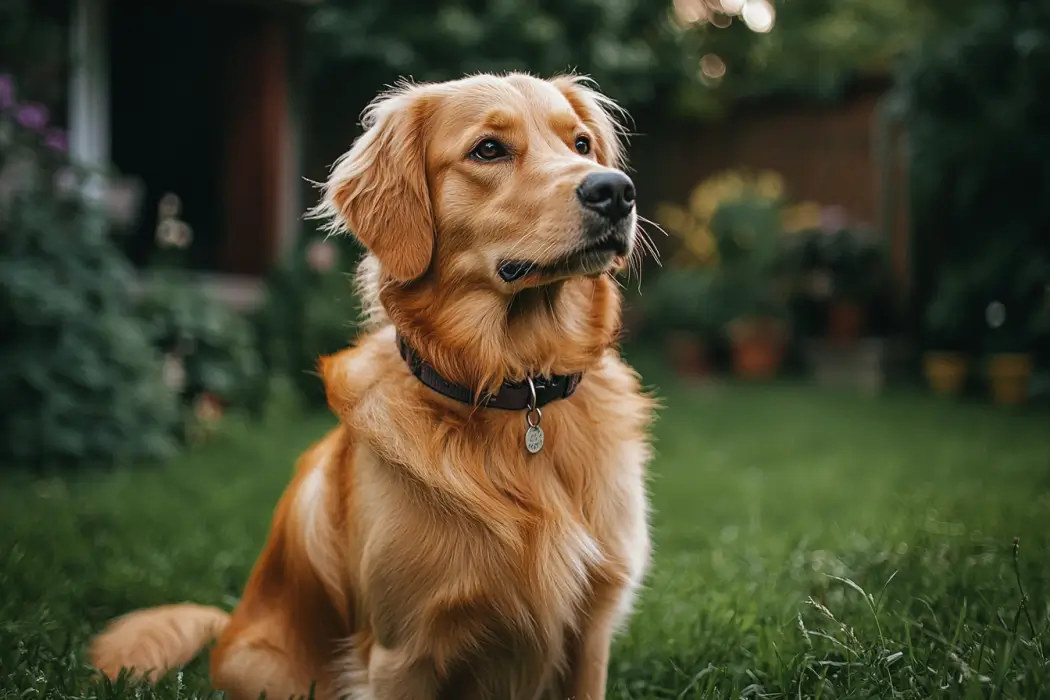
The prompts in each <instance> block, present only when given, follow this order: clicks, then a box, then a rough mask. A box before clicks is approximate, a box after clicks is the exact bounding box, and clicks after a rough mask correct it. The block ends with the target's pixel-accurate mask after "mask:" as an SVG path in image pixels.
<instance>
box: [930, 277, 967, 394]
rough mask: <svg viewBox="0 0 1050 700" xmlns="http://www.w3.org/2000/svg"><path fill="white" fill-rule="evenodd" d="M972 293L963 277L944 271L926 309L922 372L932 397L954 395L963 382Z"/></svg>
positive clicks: (964, 380)
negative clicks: (925, 347) (932, 394)
mask: <svg viewBox="0 0 1050 700" xmlns="http://www.w3.org/2000/svg"><path fill="white" fill-rule="evenodd" d="M971 297H972V293H971V290H970V288H969V285H968V283H967V280H966V275H965V274H964V273H963V272H962V271H960V270H958V269H953V268H948V269H945V270H944V271H943V272H942V274H941V278H940V280H939V282H938V285H937V289H936V292H935V294H934V296H933V299H932V300H931V302H930V304H929V306H927V308H926V318H925V333H926V336H927V339H926V343H927V346H928V348H929V349H927V350H926V352H925V353H924V354H923V358H922V364H923V372H924V374H925V375H926V381H927V382H928V383H929V385H930V388H931V389H933V391H934V393H935V394H938V395H940V396H956V395H958V394H959V393H960V392H961V391H962V389H963V386H964V384H965V382H966V377H967V374H968V372H969V365H970V357H969V355H968V353H967V352H966V351H967V349H968V337H967V336H971V337H972V335H971V334H969V333H968V332H967V331H968V330H970V329H972V327H973V326H972V318H971V317H972V315H973V314H972V309H973V303H972V298H971Z"/></svg>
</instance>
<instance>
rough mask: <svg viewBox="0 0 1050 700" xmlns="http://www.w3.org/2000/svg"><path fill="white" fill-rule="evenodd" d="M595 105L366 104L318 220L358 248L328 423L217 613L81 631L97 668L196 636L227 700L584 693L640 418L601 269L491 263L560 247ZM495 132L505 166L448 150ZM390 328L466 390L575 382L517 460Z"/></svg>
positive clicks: (514, 80)
mask: <svg viewBox="0 0 1050 700" xmlns="http://www.w3.org/2000/svg"><path fill="white" fill-rule="evenodd" d="M611 107H612V105H611V103H610V102H609V101H608V100H606V99H605V98H603V97H601V96H600V95H599V94H598V93H597V92H595V91H594V90H592V89H591V88H590V87H589V86H588V85H587V84H586V83H585V82H584V81H583V80H581V79H580V78H576V77H560V78H555V79H552V80H540V79H537V78H532V77H528V76H524V75H517V74H511V75H506V76H491V75H480V76H472V77H469V78H464V79H462V80H458V81H452V82H448V83H439V84H428V85H411V86H409V85H406V86H400V87H398V88H397V89H395V90H393V91H391V92H390V93H387V94H384V95H382V96H380V97H379V98H378V99H377V100H376V101H375V102H374V103H373V104H372V105H371V106H370V107H369V109H368V110H367V111H366V114H365V120H364V122H365V126H366V131H365V133H364V134H363V136H361V137H360V138H359V139H358V140H357V141H356V142H355V144H354V145H353V147H352V149H351V150H350V151H349V153H348V154H347V155H346V156H344V157H343V158H342V159H341V160H340V161H339V162H338V163H337V164H336V166H335V167H334V168H333V171H332V173H331V176H330V178H329V180H328V181H327V182H326V183H325V185H324V197H323V200H322V203H321V204H320V205H319V207H318V208H317V209H316V210H315V211H314V213H315V215H317V216H319V217H324V218H326V219H328V220H330V221H331V222H332V225H333V228H334V229H335V230H340V229H343V228H346V229H348V230H350V231H352V232H353V233H354V234H355V235H356V236H357V237H358V238H359V239H360V240H361V241H362V242H363V244H364V245H365V246H366V247H367V249H368V252H367V254H366V257H365V258H364V260H363V262H362V263H361V268H360V271H359V275H358V284H359V286H360V290H361V294H362V298H363V299H364V303H365V305H366V308H367V309H368V311H369V313H370V315H371V323H370V325H369V327H368V328H367V329H366V331H365V332H364V333H363V334H362V336H361V337H360V338H359V339H358V341H357V342H356V345H355V346H354V347H352V348H349V349H346V350H344V351H342V352H339V353H336V354H335V355H332V356H330V357H326V358H323V359H322V361H321V364H320V368H321V374H322V377H323V381H324V385H325V387H326V390H327V395H328V402H329V405H330V406H331V409H332V411H333V412H334V413H335V414H336V415H337V416H338V417H339V419H340V423H339V425H338V427H336V428H335V429H333V430H332V431H331V432H330V433H329V434H328V435H327V436H325V437H324V438H323V439H321V440H320V441H318V442H317V443H316V444H314V445H313V446H311V447H310V448H309V449H308V450H307V451H306V452H305V453H304V454H303V455H302V457H301V458H300V460H299V462H298V465H297V468H296V472H295V475H294V477H293V479H292V481H291V483H290V484H289V486H288V488H287V490H286V491H285V493H284V495H283V496H282V498H281V499H280V502H279V503H278V505H277V508H276V511H275V513H274V517H273V522H272V526H271V530H270V533H269V538H268V540H267V542H266V545H265V548H264V549H263V551H262V554H261V555H260V557H259V559H258V561H257V562H256V564H255V567H254V569H253V570H252V572H251V576H250V578H249V580H248V582H247V586H246V588H245V591H244V595H243V597H242V599H241V601H240V603H239V605H238V606H237V608H236V610H234V612H233V613H232V615H230V616H227V615H226V614H225V613H223V612H221V611H219V610H216V609H214V608H205V607H200V606H194V605H190V604H182V605H174V606H167V607H163V608H156V609H152V610H144V611H137V612H133V613H130V614H129V615H126V616H125V617H123V618H121V619H119V620H117V621H115V622H114V623H113V624H111V625H110V627H109V628H107V629H106V630H104V631H103V632H102V634H100V635H99V636H98V637H97V638H96V639H95V640H94V642H93V643H92V646H91V650H90V651H91V660H92V661H93V663H94V664H95V665H96V666H97V667H98V668H99V669H101V670H102V671H103V672H104V673H106V674H108V675H110V676H115V675H116V674H117V673H118V672H119V670H120V669H121V668H134V669H136V670H137V671H138V672H140V673H147V672H153V673H162V672H164V671H167V670H168V669H170V668H172V667H175V666H178V665H180V664H183V663H185V662H186V661H188V660H189V659H190V658H192V657H193V656H194V655H195V654H197V653H198V652H199V651H200V649H201V648H202V647H203V646H204V645H206V644H207V643H208V642H209V641H210V640H211V639H212V638H213V637H215V636H217V637H218V642H217V644H216V646H215V648H214V650H213V652H212V661H211V669H212V677H213V681H214V684H215V686H216V687H217V688H219V689H221V690H225V691H227V692H228V693H229V694H230V696H231V697H232V698H234V700H255V699H256V697H257V696H258V694H259V693H260V692H261V691H266V692H267V693H268V696H269V697H271V698H274V697H282V698H283V697H286V696H289V695H305V694H307V693H309V692H310V689H311V686H312V685H315V692H316V695H317V697H319V698H334V697H350V698H358V699H361V700H423V699H433V700H438V699H441V700H452V699H460V698H462V699H464V700H482V699H492V700H496V699H499V700H504V699H508V698H514V699H519V698H521V699H526V700H532V699H540V698H544V699H554V698H558V699H564V698H576V699H579V700H585V699H587V700H597V699H598V698H603V697H604V696H605V684H606V668H607V665H608V657H609V647H610V643H611V640H612V638H613V635H614V633H615V632H616V630H617V629H618V628H619V626H620V624H621V623H622V622H623V621H624V619H625V618H626V616H627V615H628V613H629V611H630V608H631V604H632V601H633V597H634V594H635V591H636V589H637V588H638V586H639V585H640V584H641V582H642V579H643V577H644V575H645V573H646V570H647V566H648V560H649V547H650V545H649V532H648V509H647V499H646V488H645V465H646V463H647V461H648V457H649V443H648V437H647V435H648V427H649V423H650V420H651V413H652V409H653V405H652V402H651V400H650V399H649V398H648V397H647V396H646V395H644V394H643V393H642V392H641V390H640V386H639V382H638V379H637V377H636V375H635V374H634V372H633V371H632V370H631V369H629V368H628V367H627V366H626V365H625V364H624V363H623V362H622V361H621V360H620V358H619V356H618V354H617V353H616V351H615V347H614V344H615V340H616V337H617V332H618V328H619V309H620V295H619V290H618V287H617V285H616V282H615V281H614V280H613V279H612V277H611V270H612V268H613V267H614V266H617V265H620V264H622V262H623V260H622V258H617V259H616V260H614V261H611V262H610V263H609V264H608V265H606V266H605V267H604V268H603V269H598V270H585V271H581V272H580V273H579V274H566V275H564V276H561V277H557V278H544V277H543V276H542V275H528V276H526V278H525V279H522V280H519V281H517V282H512V283H507V282H504V281H502V280H501V279H500V278H498V277H497V276H496V275H495V272H494V270H495V268H496V266H497V262H498V260H499V259H501V258H505V257H507V256H508V255H517V256H519V257H525V258H528V259H530V260H536V261H539V262H543V261H545V260H548V259H554V258H555V257H557V256H558V255H562V254H564V253H565V252H566V251H570V250H571V249H572V248H573V246H576V245H577V244H578V240H579V238H580V235H581V234H580V230H581V227H582V224H581V213H580V207H579V205H578V202H576V200H575V199H574V196H575V195H574V192H575V189H576V186H577V184H578V183H579V181H580V180H581V179H582V178H583V177H584V176H586V175H587V174H589V173H592V172H599V171H606V170H609V169H614V168H619V167H621V151H620V143H619V134H618V131H617V123H616V121H615V119H614V118H613V116H614V114H615V110H614V109H611ZM491 134H497V135H499V137H500V138H501V139H502V140H503V142H505V143H506V144H507V145H508V146H509V147H510V149H511V156H510V157H509V158H508V159H506V160H504V161H500V162H494V163H483V164H481V163H478V162H474V161H472V160H470V159H469V158H465V157H464V154H466V153H468V152H469V151H470V150H471V148H472V146H473V144H474V143H475V142H476V141H477V140H478V139H480V138H484V137H485V136H486V135H491ZM581 134H582V135H584V136H586V138H588V139H590V142H591V145H592V148H591V150H590V151H589V152H587V153H580V152H577V150H574V145H573V144H574V139H578V138H580V135H581ZM634 217H635V215H634V214H633V213H632V214H631V217H630V220H629V222H628V224H629V226H630V228H631V240H632V242H633V235H634V234H633V228H634V225H635V218H634ZM633 250H634V249H633V248H632V251H633ZM395 328H396V329H398V330H399V331H400V332H401V333H402V334H403V335H404V336H405V338H406V339H407V340H408V341H409V342H411V343H412V344H413V345H414V346H415V348H416V349H417V350H418V351H419V353H420V354H421V355H422V356H423V357H425V358H426V359H427V360H428V361H429V362H430V363H431V364H432V365H434V366H435V367H436V368H437V369H438V370H439V371H440V372H441V373H442V374H443V375H444V376H446V377H448V378H449V379H452V380H454V381H456V382H459V383H461V384H463V385H466V386H470V387H475V388H476V389H477V390H478V391H479V392H480V391H482V390H484V389H493V388H495V387H498V386H499V384H500V383H501V382H502V381H503V380H505V379H509V380H520V379H523V378H524V377H525V376H526V375H528V374H530V373H535V374H549V373H570V372H584V377H583V380H582V382H581V383H580V386H579V388H578V390H577V392H576V393H575V394H574V395H573V396H572V397H570V398H568V399H564V400H561V401H556V402H554V403H551V404H549V405H548V406H546V407H545V408H544V410H543V416H542V428H543V430H544V432H545V434H546V445H545V446H544V448H543V450H542V451H541V452H539V453H538V454H535V455H532V454H529V453H528V452H527V451H526V450H525V448H524V444H523V434H524V429H525V419H524V415H523V412H517V411H506V410H498V409H485V408H473V407H470V406H467V405H465V404H461V403H457V402H455V401H452V400H449V399H446V398H444V397H443V396H440V395H439V394H437V393H435V392H434V391H432V390H431V389H429V388H427V387H426V386H424V385H423V384H422V383H421V382H419V381H418V380H417V379H416V378H415V377H413V376H412V375H411V374H410V372H409V369H408V368H407V366H406V364H405V362H404V361H403V360H402V359H401V357H400V356H399V354H398V350H397V346H396V343H395Z"/></svg>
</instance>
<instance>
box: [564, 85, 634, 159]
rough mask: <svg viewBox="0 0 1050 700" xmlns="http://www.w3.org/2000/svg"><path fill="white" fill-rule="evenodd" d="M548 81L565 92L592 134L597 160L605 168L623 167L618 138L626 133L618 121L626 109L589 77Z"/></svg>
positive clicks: (619, 139)
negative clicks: (594, 140) (596, 86)
mask: <svg viewBox="0 0 1050 700" xmlns="http://www.w3.org/2000/svg"><path fill="white" fill-rule="evenodd" d="M551 82H553V83H554V86H555V87H557V88H558V90H560V91H561V93H562V94H563V95H565V99H567V100H568V101H569V104H570V105H572V109H573V111H575V112H576V114H577V115H578V116H579V117H580V120H581V121H582V122H583V123H584V124H586V125H587V128H589V129H590V130H591V131H592V132H594V135H595V137H596V141H597V143H595V144H594V154H595V157H596V158H597V159H598V162H599V163H601V164H602V165H604V166H606V167H608V168H620V169H622V168H624V167H625V166H626V154H625V151H624V149H623V143H622V141H621V139H622V138H625V137H626V132H625V129H624V126H623V124H622V122H621V121H620V120H621V119H623V118H627V116H628V115H627V110H625V109H624V108H622V107H620V106H619V105H618V104H616V102H615V101H614V100H613V99H612V98H610V97H608V96H606V95H603V94H602V93H600V92H598V90H597V89H596V88H594V87H592V85H593V82H592V81H591V80H590V78H587V77H586V76H582V75H563V76H558V77H556V78H554V79H553V80H552V81H551Z"/></svg>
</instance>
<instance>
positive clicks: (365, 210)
mask: <svg viewBox="0 0 1050 700" xmlns="http://www.w3.org/2000/svg"><path fill="white" fill-rule="evenodd" d="M429 111H430V104H429V102H428V101H427V98H426V96H425V95H423V94H422V91H421V90H419V89H416V88H411V87H407V88H399V89H397V90H395V91H393V92H390V93H386V94H384V95H381V96H379V97H378V98H376V100H375V101H373V102H372V103H371V104H370V105H369V106H368V108H367V109H366V110H365V112H364V114H363V116H362V119H361V123H362V125H363V126H364V128H365V131H364V133H363V134H362V135H361V136H360V137H358V139H357V140H356V141H355V142H354V144H353V146H352V147H351V148H350V150H349V151H348V152H347V153H346V154H345V155H344V156H343V157H341V158H340V159H339V160H338V161H337V162H336V164H335V165H334V166H333V168H332V172H331V175H330V176H329V178H328V181H327V182H326V183H324V185H323V186H322V190H323V196H322V199H321V202H320V203H319V204H318V205H317V206H316V207H315V208H314V209H312V210H311V212H310V216H311V217H313V218H321V219H327V220H328V229H329V230H330V231H332V232H340V231H347V230H348V231H350V232H351V233H352V234H353V235H355V236H356V237H357V238H358V240H360V241H361V243H363V244H364V246H365V247H366V248H368V250H369V251H371V253H372V254H373V255H375V256H376V258H377V259H378V260H379V264H380V266H381V267H382V269H383V271H384V272H386V273H387V274H389V275H390V276H392V277H393V278H394V279H396V280H398V281H400V282H409V281H411V280H414V279H416V278H418V277H420V276H422V275H423V273H424V272H426V271H427V269H428V268H429V267H430V259H431V256H432V255H433V251H434V214H433V210H432V208H431V202H430V193H429V188H428V186H427V176H426V154H425V138H426V129H427V116H428V114H429Z"/></svg>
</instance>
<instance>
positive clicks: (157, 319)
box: [135, 273, 267, 415]
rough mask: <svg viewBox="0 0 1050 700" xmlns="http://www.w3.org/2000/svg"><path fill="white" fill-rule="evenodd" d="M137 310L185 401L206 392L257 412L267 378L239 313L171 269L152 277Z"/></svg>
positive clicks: (225, 402) (227, 403)
mask: <svg viewBox="0 0 1050 700" xmlns="http://www.w3.org/2000/svg"><path fill="white" fill-rule="evenodd" d="M135 311H136V314H137V316H138V317H139V318H140V319H141V320H142V322H143V324H144V327H145V329H146V333H147V334H148V337H149V339H150V341H151V342H152V343H153V346H154V347H155V348H157V349H158V350H160V351H161V352H162V353H164V357H165V370H166V376H167V379H168V382H169V383H170V384H171V385H172V386H173V388H174V389H176V390H177V391H178V392H179V394H180V396H181V398H182V400H183V401H184V402H185V403H187V404H192V403H194V402H196V400H197V399H199V398H200V397H201V396H203V395H207V396H209V397H212V398H213V399H215V400H216V401H218V402H219V403H220V404H222V405H225V406H230V407H234V408H244V409H247V410H248V411H250V412H252V413H253V414H256V415H258V413H259V412H260V411H261V410H262V408H263V403H264V401H265V398H266V396H267V392H266V389H267V384H266V380H267V378H266V375H265V374H264V373H263V367H262V361H261V358H260V356H259V352H258V348H257V347H256V344H255V335H254V332H253V328H252V326H251V324H250V323H249V322H248V321H247V320H246V319H245V318H244V317H243V316H241V315H239V314H237V313H235V312H234V311H232V310H230V309H229V308H228V307H227V306H226V305H225V304H223V303H222V302H220V301H217V300H215V299H213V298H212V297H210V296H209V295H208V294H207V293H206V292H205V291H204V290H203V289H201V287H200V286H199V285H197V284H194V283H193V282H190V281H186V280H183V279H181V278H180V277H178V276H177V275H174V274H171V273H168V274H162V275H159V276H157V277H156V278H155V279H154V280H153V282H152V283H151V284H150V286H149V288H148V289H146V290H145V291H144V292H143V294H142V296H141V297H140V298H139V300H138V302H137V304H136V307H135Z"/></svg>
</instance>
